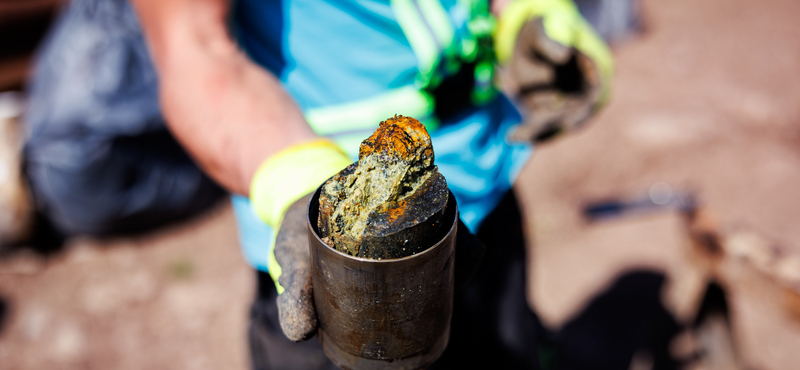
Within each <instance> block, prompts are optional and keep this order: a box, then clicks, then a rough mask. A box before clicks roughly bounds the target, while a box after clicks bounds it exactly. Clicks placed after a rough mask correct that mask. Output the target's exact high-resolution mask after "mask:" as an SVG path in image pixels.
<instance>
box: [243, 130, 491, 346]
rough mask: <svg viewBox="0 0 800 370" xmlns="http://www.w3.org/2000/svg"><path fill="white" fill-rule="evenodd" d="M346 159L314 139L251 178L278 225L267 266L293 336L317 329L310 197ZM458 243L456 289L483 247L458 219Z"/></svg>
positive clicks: (265, 211)
mask: <svg viewBox="0 0 800 370" xmlns="http://www.w3.org/2000/svg"><path fill="white" fill-rule="evenodd" d="M349 164H350V160H349V159H348V158H347V156H346V155H345V154H344V153H342V152H341V151H339V149H338V148H337V147H336V146H335V144H333V143H332V142H330V141H315V142H312V143H309V144H304V145H301V146H298V147H293V148H289V149H287V150H286V151H284V152H281V153H278V154H277V155H275V156H273V157H272V158H270V159H268V160H267V161H266V162H265V163H264V164H263V165H262V166H261V167H260V168H259V170H258V172H257V173H256V176H254V178H253V183H252V185H251V190H250V198H251V202H252V203H253V206H254V207H255V209H256V212H257V213H258V214H259V216H261V218H262V219H264V221H265V222H267V224H269V225H270V226H272V227H273V228H274V229H276V230H278V233H277V237H276V240H275V243H274V248H270V258H269V263H268V267H269V272H270V275H271V276H272V278H273V280H274V281H275V282H276V287H277V290H278V294H279V295H278V300H277V303H278V317H279V319H280V323H281V329H282V330H283V333H284V334H286V337H288V338H289V339H290V340H293V341H301V340H305V339H308V338H311V337H312V336H313V335H314V333H315V332H316V329H317V314H316V309H315V308H314V298H313V287H312V283H311V271H310V264H311V261H310V258H311V257H310V252H309V248H308V235H307V233H306V210H307V207H308V202H309V199H310V198H311V193H312V192H313V191H314V190H316V188H317V187H319V185H321V184H322V183H323V182H324V181H325V180H327V179H328V178H329V177H331V176H333V175H334V174H335V173H337V172H338V171H339V170H341V169H342V168H344V167H346V166H347V165H349ZM456 248H457V253H456V260H455V284H456V288H458V287H460V286H463V285H464V284H465V283H466V281H467V280H468V279H469V277H470V276H472V274H473V273H474V272H475V270H477V268H478V266H479V264H480V261H481V259H482V257H483V250H484V247H483V244H482V243H481V242H480V241H478V240H477V238H475V236H473V235H472V234H470V233H469V229H467V227H466V226H465V225H464V224H463V223H461V221H460V220H459V225H458V234H457V235H456Z"/></svg>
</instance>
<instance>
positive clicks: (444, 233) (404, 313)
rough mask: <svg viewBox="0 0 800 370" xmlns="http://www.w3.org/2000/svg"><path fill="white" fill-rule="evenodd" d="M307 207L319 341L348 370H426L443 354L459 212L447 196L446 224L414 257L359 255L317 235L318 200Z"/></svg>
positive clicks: (448, 319)
mask: <svg viewBox="0 0 800 370" xmlns="http://www.w3.org/2000/svg"><path fill="white" fill-rule="evenodd" d="M320 191H321V188H320V189H318V190H317V192H316V193H315V194H314V196H313V197H312V198H311V201H310V203H309V208H308V239H309V248H310V249H311V275H312V281H313V285H314V302H315V306H316V309H317V316H318V318H319V324H320V327H319V332H318V335H319V339H320V342H321V343H322V347H323V349H324V350H325V353H326V354H327V356H328V357H329V358H330V359H331V360H332V361H333V362H334V363H336V364H337V365H338V366H340V367H342V368H344V369H424V368H426V367H428V366H430V365H431V364H432V363H433V362H434V361H435V360H436V359H437V358H439V356H440V355H441V354H442V352H443V351H444V349H445V347H446V346H447V342H448V339H449V335H450V319H451V317H452V311H453V289H454V285H453V283H454V280H453V278H454V261H455V240H456V228H457V220H458V210H457V206H456V202H455V199H454V198H453V195H452V194H449V195H448V198H449V199H448V202H447V208H446V211H445V213H444V216H443V218H442V220H443V222H444V225H447V227H446V228H442V230H441V232H440V233H439V235H437V237H436V238H431V239H430V245H431V246H430V247H429V248H427V249H426V250H425V251H423V252H420V253H417V254H415V255H412V256H408V257H403V258H397V259H385V260H375V259H366V258H358V257H354V256H351V255H348V254H345V253H342V252H340V251H338V250H335V249H333V248H331V247H330V246H328V245H326V244H325V243H324V242H323V241H322V239H321V238H320V236H319V230H318V227H317V219H318V217H319V197H320Z"/></svg>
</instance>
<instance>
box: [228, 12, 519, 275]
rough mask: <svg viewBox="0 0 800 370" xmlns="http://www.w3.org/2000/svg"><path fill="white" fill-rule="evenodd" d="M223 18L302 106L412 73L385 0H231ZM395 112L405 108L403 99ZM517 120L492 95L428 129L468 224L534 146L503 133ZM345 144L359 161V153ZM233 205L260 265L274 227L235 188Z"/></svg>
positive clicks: (473, 225)
mask: <svg viewBox="0 0 800 370" xmlns="http://www.w3.org/2000/svg"><path fill="white" fill-rule="evenodd" d="M418 1H426V0H418ZM442 5H443V7H444V8H445V9H446V10H448V14H449V16H450V20H451V21H452V22H453V23H454V27H456V28H458V27H464V26H465V24H464V23H465V22H466V21H468V20H467V19H466V18H464V16H463V12H459V11H458V8H457V7H455V1H442ZM230 22H231V25H230V26H231V30H232V33H233V34H234V37H235V38H236V39H237V40H238V42H239V44H240V45H241V46H242V48H243V49H244V50H245V51H246V52H247V53H248V55H249V56H250V57H251V58H252V59H253V60H254V61H255V62H256V63H258V64H260V65H261V66H263V67H264V68H266V69H267V70H269V71H270V72H272V73H273V74H274V75H275V76H277V77H278V78H279V79H280V81H281V82H282V83H283V86H284V87H285V88H286V90H287V91H288V92H289V94H290V95H291V96H292V97H293V98H294V100H295V101H296V102H297V104H298V105H299V106H300V108H301V109H303V110H304V111H305V110H308V109H314V108H319V107H328V106H332V105H337V104H343V103H350V102H354V101H358V100H362V99H366V98H370V97H373V96H376V95H379V94H383V93H385V92H387V91H389V90H391V89H395V88H400V87H404V86H409V85H413V84H415V83H416V82H417V81H416V78H417V75H418V69H417V57H416V55H415V54H414V51H413V50H412V48H411V46H410V44H409V41H408V39H407V38H406V35H405V34H404V33H403V29H402V28H401V27H400V25H399V24H398V22H397V19H396V17H395V14H394V13H393V10H392V7H391V5H390V3H389V1H388V0H384V1H380V0H351V1H348V0H327V1H320V0H284V1H265V0H237V1H236V3H235V4H234V10H233V12H232V16H231V19H230ZM397 113H398V114H403V111H402V107H398V112H397ZM386 118H388V117H386ZM520 120H521V117H520V114H519V112H518V111H517V110H516V108H515V107H514V106H513V105H512V104H511V103H510V102H509V101H508V99H506V98H505V97H504V96H503V95H501V94H498V95H497V97H496V98H494V99H493V100H491V101H490V102H488V103H487V104H485V105H482V106H480V107H476V106H472V107H466V108H465V109H463V111H462V112H459V113H458V114H455V115H453V116H452V117H450V118H448V119H446V120H443V121H442V122H441V124H440V126H439V128H438V129H436V130H432V131H431V132H430V134H431V139H432V142H433V148H434V154H435V158H436V159H435V163H436V165H437V166H438V167H439V170H440V171H441V173H442V174H443V175H444V176H445V179H446V180H447V183H448V186H449V188H450V190H451V191H452V192H453V194H454V195H455V197H456V200H457V201H458V205H459V210H460V212H461V218H462V220H463V221H464V223H465V224H466V225H467V227H468V228H469V229H470V230H472V231H476V230H477V228H478V227H479V225H480V223H481V222H482V221H483V219H484V218H485V217H486V216H487V215H488V214H489V212H491V210H492V209H494V207H495V206H496V205H497V203H498V202H499V201H500V198H501V197H502V196H503V194H505V193H506V192H507V191H508V190H509V189H510V188H511V185H512V184H513V182H514V179H515V178H516V177H517V175H518V174H519V171H520V170H521V168H522V166H523V165H524V164H525V162H526V161H527V159H528V157H529V156H530V154H531V151H532V148H531V146H530V145H528V144H522V143H510V142H509V141H508V140H507V138H508V136H509V134H510V132H511V129H512V128H514V126H515V125H517V124H518V123H519V122H520ZM378 123H379V122H375V127H377V125H378ZM347 149H348V148H345V150H346V151H348V152H349V153H350V154H351V156H354V158H353V160H356V159H357V158H356V157H355V155H356V154H357V153H355V152H354V151H353V150H352V148H350V149H351V150H347ZM233 205H234V211H235V213H236V217H237V221H238V225H239V235H240V241H241V244H242V247H243V250H244V254H245V257H246V258H247V260H248V261H249V262H250V264H251V265H253V266H254V267H256V268H258V269H260V270H263V271H266V270H267V267H266V266H267V256H268V254H269V248H270V247H271V245H270V243H271V240H273V233H274V232H276V231H275V230H272V229H271V228H270V227H269V226H267V225H266V224H265V223H264V222H262V221H261V220H260V219H259V218H258V216H256V214H255V211H254V210H253V208H252V205H251V204H250V202H249V200H248V199H247V198H246V197H241V196H234V197H233Z"/></svg>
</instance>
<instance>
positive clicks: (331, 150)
mask: <svg viewBox="0 0 800 370" xmlns="http://www.w3.org/2000/svg"><path fill="white" fill-rule="evenodd" d="M350 163H351V161H350V159H349V158H348V157H347V155H346V154H345V153H344V152H343V151H342V150H341V149H339V147H338V146H336V144H334V143H333V142H332V141H330V140H328V139H318V140H314V141H310V142H307V143H303V144H299V145H295V146H292V147H289V148H287V149H284V150H283V151H281V152H278V153H277V154H275V155H273V156H271V157H270V158H268V159H267V160H265V161H264V163H262V164H261V166H259V168H258V170H257V171H256V173H255V175H254V176H253V180H252V182H251V184H250V202H251V203H252V204H253V208H254V209H255V211H256V213H257V214H258V216H259V217H261V219H262V220H264V222H266V223H267V224H268V225H269V226H271V227H272V228H273V230H278V232H277V236H276V237H275V240H271V241H270V246H269V258H268V262H267V267H268V268H269V274H270V276H272V279H273V280H274V281H275V285H276V287H277V289H278V294H279V295H278V312H279V318H280V322H281V329H283V332H284V334H286V336H287V337H288V338H289V339H291V340H293V341H299V340H304V339H307V338H309V337H310V336H311V335H313V333H314V331H315V330H316V327H317V315H316V310H315V309H314V300H313V297H312V294H311V293H312V291H311V273H310V270H309V262H310V261H309V258H310V257H309V250H308V237H307V233H306V207H307V205H308V200H309V199H310V196H311V193H312V192H313V191H314V190H316V189H317V188H318V187H319V186H320V185H321V184H322V183H323V182H324V181H325V180H327V179H328V178H330V177H331V176H333V175H335V174H336V173H337V172H339V171H340V170H342V169H343V168H345V167H347V165H349V164H350Z"/></svg>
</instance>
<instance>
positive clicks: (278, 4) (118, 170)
mask: <svg viewBox="0 0 800 370" xmlns="http://www.w3.org/2000/svg"><path fill="white" fill-rule="evenodd" d="M498 62H499V63H500V64H501V65H503V66H505V71H506V78H507V82H508V83H507V85H508V86H510V89H511V90H513V91H515V92H516V93H518V96H517V103H512V101H511V100H509V99H508V98H507V97H506V96H505V95H503V94H501V93H499V92H498V91H497V89H496V88H495V80H496V79H497V78H496V75H495V65H496V64H497V63H498ZM611 73H612V65H611V57H610V52H609V51H608V48H607V47H606V46H605V44H604V43H603V41H602V40H601V39H600V38H599V37H598V36H597V35H596V34H595V33H594V32H593V31H592V29H591V27H590V26H589V25H588V23H586V21H584V20H583V19H582V18H581V17H580V15H579V13H578V11H577V8H576V7H575V5H574V4H573V3H572V2H571V1H569V0H514V1H496V2H494V3H492V4H489V3H488V2H487V1H478V0H441V1H424V0H358V1H353V0H327V1H307V0H284V1H265V0H236V1H233V2H229V1H225V0H175V1H160V0H131V3H130V4H129V3H127V2H125V1H121V0H109V1H98V0H75V1H73V2H72V3H71V4H69V5H68V7H67V9H66V10H65V12H64V14H62V16H61V17H60V19H59V21H58V23H57V24H56V26H55V28H54V30H53V31H52V32H51V34H50V36H49V38H48V39H47V40H46V42H45V46H44V47H43V48H42V51H41V52H40V55H39V57H38V59H37V65H36V71H35V74H34V77H33V80H32V82H31V85H30V100H29V101H30V103H29V106H28V112H27V114H26V118H25V120H26V123H27V125H28V130H29V135H28V139H27V142H26V149H25V158H26V170H27V174H28V177H29V180H30V184H31V187H32V191H33V194H34V196H35V198H36V200H37V203H38V204H39V205H40V207H41V209H42V212H43V213H44V214H45V215H46V216H47V217H48V219H49V220H50V221H51V222H52V223H53V224H54V225H55V227H56V228H57V229H59V230H60V231H62V232H63V233H65V234H72V233H92V234H108V233H120V232H133V231H138V230H144V229H147V228H151V227H156V226H158V225H162V224H164V223H165V222H169V221H171V220H175V219H179V218H181V217H185V216H186V215H190V214H193V213H196V212H197V211H199V210H200V209H203V208H204V207H207V206H208V205H209V204H211V203H212V202H213V201H214V200H215V199H217V198H218V196H219V195H220V194H221V191H220V188H219V187H221V188H223V189H224V190H225V191H227V192H229V193H230V194H232V202H233V207H234V211H235V213H236V217H237V222H238V225H239V234H240V241H241V244H242V248H243V253H244V255H245V257H246V258H247V260H248V262H250V264H251V265H252V266H253V267H254V268H255V269H256V270H257V271H258V278H259V292H258V297H257V299H256V302H255V303H254V305H253V310H252V317H253V321H252V324H251V328H250V331H249V336H250V344H251V351H252V353H253V365H254V367H255V368H258V369H261V368H326V367H330V366H332V364H330V363H329V362H328V361H327V359H326V358H325V357H324V354H322V352H321V351H320V349H319V345H318V344H317V343H316V341H308V342H303V343H294V342H296V341H301V340H304V339H308V338H309V337H311V336H313V334H314V332H315V330H316V316H315V313H314V307H313V300H312V299H311V295H310V291H311V289H312V287H311V285H310V280H309V274H308V262H307V255H306V254H305V253H307V246H306V245H304V242H302V241H297V240H302V238H299V239H298V238H295V237H293V236H295V235H299V234H298V233H302V230H303V228H304V226H305V225H304V224H302V223H298V222H291V220H294V219H296V218H293V217H289V214H290V213H291V212H302V209H303V207H302V205H303V204H304V203H303V202H304V201H307V195H308V194H309V193H311V192H312V191H313V190H315V189H316V188H317V187H318V186H319V185H320V184H321V183H322V182H323V181H324V180H325V179H327V178H328V177H330V176H331V175H333V174H335V173H336V172H338V171H339V170H341V169H342V168H344V167H345V166H346V165H347V164H349V163H350V162H352V161H353V160H354V159H355V158H356V154H357V149H358V143H359V142H360V141H361V140H363V139H364V138H366V137H367V136H368V135H369V134H370V133H371V132H372V131H373V130H374V129H375V128H376V127H377V125H378V123H379V122H380V121H382V120H385V119H386V118H389V117H391V116H393V115H394V114H402V115H407V116H412V117H415V118H417V119H419V120H420V121H422V122H423V123H424V124H425V125H426V127H427V129H428V131H429V132H430V134H431V137H432V142H433V145H434V151H435V155H436V164H437V165H438V167H439V169H440V171H441V172H442V174H443V175H444V176H445V178H446V179H447V182H448V185H449V187H450V189H451V191H452V192H453V193H454V195H455V197H456V199H457V201H458V204H459V209H460V212H461V217H462V220H463V221H464V223H465V224H466V226H467V228H468V229H469V230H470V231H472V232H474V233H476V234H477V236H478V237H479V238H480V239H481V240H483V241H484V243H485V244H486V245H487V251H486V257H485V259H484V262H483V264H482V265H481V267H480V268H479V269H478V270H477V272H476V273H475V276H474V277H473V279H472V280H471V282H470V283H469V285H468V286H467V287H465V288H464V290H463V291H462V292H461V293H460V294H459V296H458V297H457V298H456V305H455V312H454V318H453V334H452V339H451V341H450V342H451V344H450V347H449V348H448V351H447V352H446V353H445V355H444V356H443V358H442V359H441V360H440V362H439V363H438V364H437V365H436V366H439V367H440V368H449V367H463V366H467V365H469V366H489V365H493V366H498V365H500V367H505V368H509V367H510V368H531V367H537V366H538V364H539V362H540V361H539V355H538V352H537V350H536V348H537V344H536V343H537V338H536V335H537V334H536V333H537V332H538V320H537V319H536V317H535V315H534V314H533V313H532V312H531V311H530V309H529V308H528V307H527V304H526V300H525V283H524V271H525V268H524V261H525V259H524V238H523V237H522V233H521V222H520V217H519V213H520V212H519V210H518V208H517V205H516V201H515V199H514V197H513V193H512V192H511V187H512V184H513V183H514V180H515V178H516V177H517V175H518V173H519V171H520V170H521V168H522V166H523V165H524V164H525V163H526V161H527V160H528V158H529V157H530V155H531V152H532V146H531V142H532V141H536V140H539V139H542V138H545V137H549V136H551V135H552V134H555V133H558V132H561V131H566V130H569V129H571V128H574V127H577V126H579V125H580V124H581V123H583V122H584V121H585V120H586V119H587V118H588V117H590V116H591V115H592V114H593V113H594V112H595V111H596V110H597V109H598V108H599V107H601V106H602V105H603V104H604V103H605V102H606V101H607V100H608V97H609V94H610V87H609V81H610V78H611ZM515 104H519V105H522V106H525V107H527V108H528V109H529V113H528V114H527V115H526V116H525V117H524V120H523V116H522V115H521V114H520V113H519V111H518V109H517V108H516V106H515ZM218 186H219V187H218ZM298 210H300V211H298ZM287 212H288V213H287ZM285 220H286V222H284V221H285ZM276 297H277V302H278V304H277V306H276V305H275V300H276Z"/></svg>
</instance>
